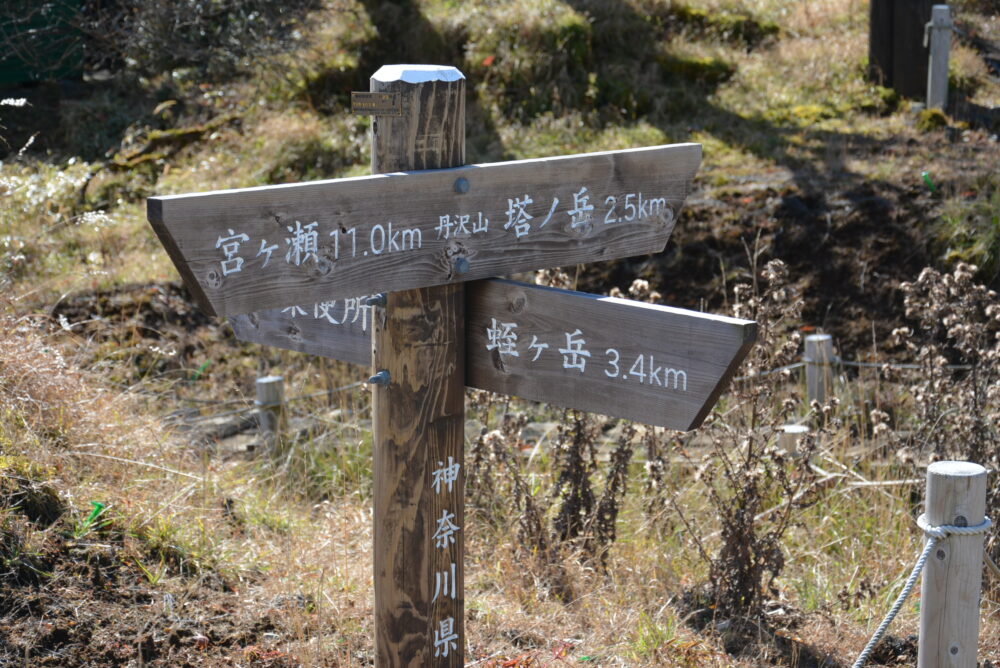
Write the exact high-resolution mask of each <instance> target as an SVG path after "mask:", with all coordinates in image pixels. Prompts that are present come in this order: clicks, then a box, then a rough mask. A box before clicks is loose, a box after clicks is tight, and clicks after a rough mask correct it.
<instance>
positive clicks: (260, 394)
mask: <svg viewBox="0 0 1000 668" xmlns="http://www.w3.org/2000/svg"><path fill="white" fill-rule="evenodd" d="M254 403H255V404H256V406H257V426H258V427H259V428H260V435H261V440H262V441H263V443H264V446H265V447H266V448H268V449H269V450H272V451H273V450H274V448H275V447H276V446H277V444H278V440H279V435H280V434H281V417H282V414H283V412H284V404H285V379H284V377H283V376H264V377H263V378H258V379H257V401H255V402H254Z"/></svg>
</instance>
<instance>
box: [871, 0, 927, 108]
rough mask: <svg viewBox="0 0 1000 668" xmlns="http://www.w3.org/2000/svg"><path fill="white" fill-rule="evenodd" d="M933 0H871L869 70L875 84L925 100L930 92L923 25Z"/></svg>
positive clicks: (906, 95)
mask: <svg viewBox="0 0 1000 668" xmlns="http://www.w3.org/2000/svg"><path fill="white" fill-rule="evenodd" d="M933 4H934V0H871V5H870V10H869V11H870V14H869V16H870V20H871V23H870V26H869V35H868V71H869V75H870V76H871V77H872V80H873V81H875V82H876V83H878V84H880V85H882V86H887V87H889V88H893V89H895V90H896V91H897V92H898V93H899V94H900V95H903V96H905V97H909V98H912V99H916V100H920V99H923V97H924V95H925V94H926V91H927V55H928V49H927V47H926V46H924V27H925V25H926V24H927V22H928V21H929V20H930V18H931V6H932V5H933Z"/></svg>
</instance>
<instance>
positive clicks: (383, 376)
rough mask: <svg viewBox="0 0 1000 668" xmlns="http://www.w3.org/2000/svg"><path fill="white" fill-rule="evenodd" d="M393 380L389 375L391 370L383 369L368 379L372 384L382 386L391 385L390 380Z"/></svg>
mask: <svg viewBox="0 0 1000 668" xmlns="http://www.w3.org/2000/svg"><path fill="white" fill-rule="evenodd" d="M390 380H392V379H391V378H390V377H389V372H388V371H386V370H385V369H382V370H381V371H379V372H378V373H377V374H375V375H374V376H372V377H371V378H369V379H368V382H369V383H371V384H372V385H381V386H382V387H389V381H390Z"/></svg>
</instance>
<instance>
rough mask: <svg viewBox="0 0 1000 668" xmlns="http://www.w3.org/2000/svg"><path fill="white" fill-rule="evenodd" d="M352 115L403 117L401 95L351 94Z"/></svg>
mask: <svg viewBox="0 0 1000 668" xmlns="http://www.w3.org/2000/svg"><path fill="white" fill-rule="evenodd" d="M351 113H352V114H361V115H365V116H402V115H403V103H402V100H401V99H400V97H399V93H365V92H358V91H352V92H351Z"/></svg>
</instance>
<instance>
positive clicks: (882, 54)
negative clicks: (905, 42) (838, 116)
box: [868, 0, 895, 88]
mask: <svg viewBox="0 0 1000 668" xmlns="http://www.w3.org/2000/svg"><path fill="white" fill-rule="evenodd" d="M894 6H895V0H871V1H870V4H869V8H868V77H869V78H870V79H871V80H872V81H874V82H875V83H877V84H878V85H880V86H885V87H886V88H892V14H893V8H894Z"/></svg>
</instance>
